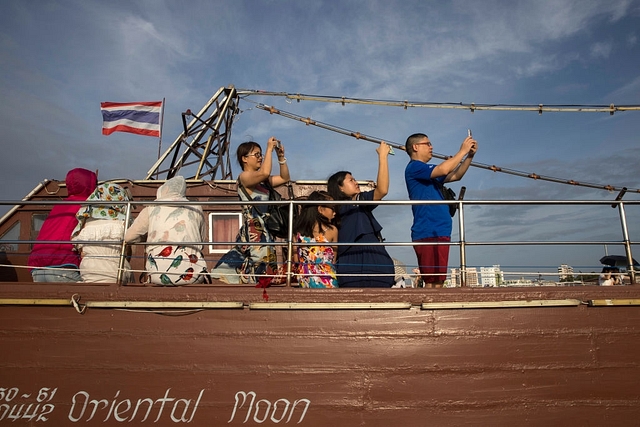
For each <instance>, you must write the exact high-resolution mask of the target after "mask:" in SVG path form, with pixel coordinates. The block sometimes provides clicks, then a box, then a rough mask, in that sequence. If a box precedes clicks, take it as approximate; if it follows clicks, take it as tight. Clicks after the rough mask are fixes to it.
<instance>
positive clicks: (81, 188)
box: [65, 168, 98, 200]
mask: <svg viewBox="0 0 640 427" xmlns="http://www.w3.org/2000/svg"><path fill="white" fill-rule="evenodd" d="M65 182H66V184H67V193H68V195H69V197H71V196H75V197H74V198H82V199H83V200H86V199H87V197H89V195H91V193H93V190H95V188H96V185H97V184H98V176H97V175H96V174H95V172H92V171H90V170H87V169H82V168H76V169H72V170H70V171H69V172H68V173H67V178H66V180H65Z"/></svg>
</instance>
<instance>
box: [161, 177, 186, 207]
mask: <svg viewBox="0 0 640 427" xmlns="http://www.w3.org/2000/svg"><path fill="white" fill-rule="evenodd" d="M186 194H187V182H186V181H185V179H184V177H183V176H180V175H178V176H174V177H173V178H171V179H169V180H167V182H165V183H164V184H162V185H161V186H160V188H158V191H157V193H156V200H174V201H180V200H182V201H186V200H187V198H186V197H185V195H186Z"/></svg>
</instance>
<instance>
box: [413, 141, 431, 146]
mask: <svg viewBox="0 0 640 427" xmlns="http://www.w3.org/2000/svg"><path fill="white" fill-rule="evenodd" d="M413 145H427V146H429V147H432V145H431V142H418V143H416V144H413Z"/></svg>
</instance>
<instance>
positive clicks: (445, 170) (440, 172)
mask: <svg viewBox="0 0 640 427" xmlns="http://www.w3.org/2000/svg"><path fill="white" fill-rule="evenodd" d="M474 143H475V140H474V139H473V138H471V137H470V136H468V137H467V138H466V139H465V140H464V141H463V142H462V145H461V146H460V149H459V150H458V152H457V153H456V154H454V155H453V156H451V157H449V158H448V159H447V160H445V161H444V162H442V163H440V164H439V165H438V166H436V167H435V168H433V171H432V172H431V178H437V177H440V176H447V177H448V175H449V174H451V173H452V172H453V171H455V170H456V168H458V167H459V166H460V163H461V162H462V161H463V160H464V157H465V156H466V155H467V154H469V152H470V151H471V148H472V146H473V144H474ZM467 167H468V166H467Z"/></svg>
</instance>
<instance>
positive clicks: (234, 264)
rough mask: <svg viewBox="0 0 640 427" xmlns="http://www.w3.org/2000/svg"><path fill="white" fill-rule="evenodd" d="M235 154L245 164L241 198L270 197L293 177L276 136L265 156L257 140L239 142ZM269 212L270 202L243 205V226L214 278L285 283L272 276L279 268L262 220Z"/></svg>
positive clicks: (219, 263)
mask: <svg viewBox="0 0 640 427" xmlns="http://www.w3.org/2000/svg"><path fill="white" fill-rule="evenodd" d="M273 153H275V154H276V156H277V159H278V160H277V161H278V167H279V173H278V175H271V168H272V165H273V161H272V157H273ZM236 155H237V159H238V163H239V164H240V166H241V167H242V172H241V173H240V175H239V176H238V195H239V197H240V199H241V200H247V201H249V200H256V201H257V200H269V193H270V191H269V190H270V188H275V187H278V186H280V185H283V184H285V183H287V182H288V181H289V180H290V179H291V177H290V176H289V166H288V165H287V158H286V157H285V156H284V146H283V145H282V143H280V141H278V140H277V139H276V138H274V137H273V136H272V137H271V138H269V140H268V141H267V149H266V153H265V155H264V156H263V154H262V147H260V144H258V143H257V142H254V141H249V142H243V143H242V144H240V146H238V150H237V151H236ZM266 211H267V205H260V206H258V205H255V206H249V205H247V206H243V209H242V216H243V225H242V227H241V228H240V231H239V232H238V236H237V237H236V243H237V245H236V246H235V247H234V248H233V249H231V250H230V251H229V252H227V253H226V254H225V255H223V256H222V258H220V260H219V261H218V263H217V264H216V266H215V267H214V269H213V271H212V275H213V277H219V278H220V279H222V280H223V281H225V282H228V283H232V284H239V283H257V284H258V285H257V287H267V286H269V285H271V284H278V283H282V282H283V279H282V278H278V277H270V276H273V275H276V274H278V270H279V269H278V263H277V259H276V248H275V246H273V245H270V243H273V242H274V237H273V236H271V234H270V233H269V230H267V228H266V227H265V225H264V221H263V219H262V215H263V214H264V213H266ZM245 243H259V245H246V244H245Z"/></svg>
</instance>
